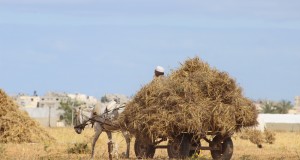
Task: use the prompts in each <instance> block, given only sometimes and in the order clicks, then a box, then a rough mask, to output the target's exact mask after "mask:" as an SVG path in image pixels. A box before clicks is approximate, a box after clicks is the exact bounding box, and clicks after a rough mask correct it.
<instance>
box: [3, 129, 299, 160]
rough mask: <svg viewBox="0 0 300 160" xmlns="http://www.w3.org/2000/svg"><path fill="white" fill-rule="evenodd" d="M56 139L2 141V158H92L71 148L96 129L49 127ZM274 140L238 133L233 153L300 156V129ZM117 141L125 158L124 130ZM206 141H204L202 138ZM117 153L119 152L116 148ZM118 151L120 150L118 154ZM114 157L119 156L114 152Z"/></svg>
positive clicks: (99, 151) (252, 159)
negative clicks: (256, 139) (254, 140)
mask: <svg viewBox="0 0 300 160" xmlns="http://www.w3.org/2000/svg"><path fill="white" fill-rule="evenodd" d="M46 130H47V131H48V132H49V133H50V135H52V136H53V137H54V138H55V139H56V142H54V143H43V144H41V143H23V144H10V143H9V144H0V157H1V159H8V160H10V159H12V160H15V159H22V160H33V159H39V160H40V159H51V160H52V159H54V160H56V159H62V160H65V159H72V160H75V159H89V156H90V154H89V153H86V154H72V153H68V150H70V149H71V148H74V146H75V144H79V143H85V144H88V149H91V141H92V136H93V134H94V131H93V130H92V129H91V128H87V129H85V130H84V131H83V133H82V134H80V135H78V134H76V133H75V132H74V130H73V128H47V129H46ZM275 138H276V140H275V143H274V144H263V148H258V147H257V146H256V145H254V144H252V143H251V142H250V141H248V140H242V139H240V138H239V135H234V136H233V143H234V154H233V157H232V159H233V160H257V159H261V160H267V159H269V160H274V159H277V160H282V159H287V160H288V159H293V160H300V133H299V132H276V137H275ZM113 139H114V142H115V143H116V144H117V145H116V146H117V148H118V153H119V159H122V158H121V157H122V156H121V155H122V152H124V151H125V149H126V147H125V140H124V138H123V137H122V135H121V133H114V134H113ZM107 142H108V139H107V136H106V134H105V133H103V134H102V135H101V136H100V138H99V140H98V142H97V144H96V154H95V159H108V152H107V148H108V147H107ZM133 143H134V139H132V143H131V148H130V149H131V152H130V159H135V154H134V151H133ZM203 144H204V142H203ZM115 153H116V152H115ZM115 155H117V154H115ZM154 158H155V159H168V156H167V151H166V150H164V149H157V150H156V153H155V157H154ZM114 159H117V157H116V156H115V158H114ZM198 159H211V157H210V152H209V151H202V152H201V154H200V155H199V157H198Z"/></svg>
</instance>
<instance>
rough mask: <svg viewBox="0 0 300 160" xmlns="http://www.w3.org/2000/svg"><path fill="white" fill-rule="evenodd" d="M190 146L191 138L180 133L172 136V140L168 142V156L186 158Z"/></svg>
mask: <svg viewBox="0 0 300 160" xmlns="http://www.w3.org/2000/svg"><path fill="white" fill-rule="evenodd" d="M190 148H191V140H190V138H189V136H187V135H182V136H178V137H176V138H174V140H173V141H169V142H168V148H167V151H168V155H169V158H175V159H178V158H186V157H188V156H189V153H190Z"/></svg>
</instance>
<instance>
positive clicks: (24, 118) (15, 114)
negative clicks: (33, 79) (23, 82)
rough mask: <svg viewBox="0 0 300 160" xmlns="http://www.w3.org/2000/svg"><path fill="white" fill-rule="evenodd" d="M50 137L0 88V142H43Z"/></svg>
mask: <svg viewBox="0 0 300 160" xmlns="http://www.w3.org/2000/svg"><path fill="white" fill-rule="evenodd" d="M52 140H54V138H52V137H51V136H50V135H49V134H48V133H47V132H46V131H45V130H44V129H42V128H41V127H40V126H39V124H38V123H37V122H36V121H34V120H32V119H31V118H30V117H29V116H28V114H27V113H25V112H22V111H21V110H19V109H18V106H17V105H16V104H15V103H14V102H13V101H12V100H11V98H10V97H8V96H7V95H6V94H5V92H4V91H3V90H1V89H0V142H1V143H7V142H13V143H20V142H45V141H52Z"/></svg>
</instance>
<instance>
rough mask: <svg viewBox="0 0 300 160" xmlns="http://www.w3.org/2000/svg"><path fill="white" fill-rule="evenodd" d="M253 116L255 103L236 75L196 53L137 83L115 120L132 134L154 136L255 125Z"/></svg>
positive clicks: (236, 128)
mask: <svg viewBox="0 0 300 160" xmlns="http://www.w3.org/2000/svg"><path fill="white" fill-rule="evenodd" d="M256 119H257V111H256V109H255V106H254V105H253V104H252V102H251V101H250V100H249V99H247V98H246V97H244V96H243V94H242V89H241V87H239V86H238V85H237V84H236V82H235V80H234V79H233V78H231V77H230V76H229V75H228V74H227V73H225V72H220V71H218V70H217V69H215V68H211V67H210V66H209V65H208V64H207V63H205V62H203V61H201V60H200V59H199V57H195V58H193V59H188V60H187V61H186V62H185V63H184V64H182V65H181V67H180V68H179V69H177V70H173V71H172V72H171V73H170V74H169V75H167V76H166V77H159V78H155V79H153V81H151V82H150V83H149V84H147V85H145V86H144V87H142V88H141V90H140V91H139V92H138V93H137V94H136V95H135V96H134V97H133V99H132V100H131V101H130V102H129V103H128V104H127V106H126V108H125V111H124V112H123V113H122V114H121V115H120V118H119V120H118V123H120V125H121V126H122V127H124V128H126V129H128V130H129V131H130V132H131V133H132V134H134V135H136V136H137V134H141V135H147V136H149V137H151V138H158V137H173V136H176V135H174V134H176V133H177V134H179V133H181V132H188V133H193V134H198V135H199V134H205V132H206V131H213V132H221V133H222V134H226V133H231V132H235V131H239V129H240V128H242V127H248V126H254V125H256V124H257V120H256Z"/></svg>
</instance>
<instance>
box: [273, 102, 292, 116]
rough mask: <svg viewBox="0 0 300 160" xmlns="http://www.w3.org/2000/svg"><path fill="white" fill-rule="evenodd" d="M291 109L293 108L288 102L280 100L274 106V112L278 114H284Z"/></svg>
mask: <svg viewBox="0 0 300 160" xmlns="http://www.w3.org/2000/svg"><path fill="white" fill-rule="evenodd" d="M292 108H293V106H292V104H291V102H290V101H286V100H281V101H280V102H278V103H277V105H276V112H277V113H279V114H286V113H288V112H289V110H290V109H292Z"/></svg>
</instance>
